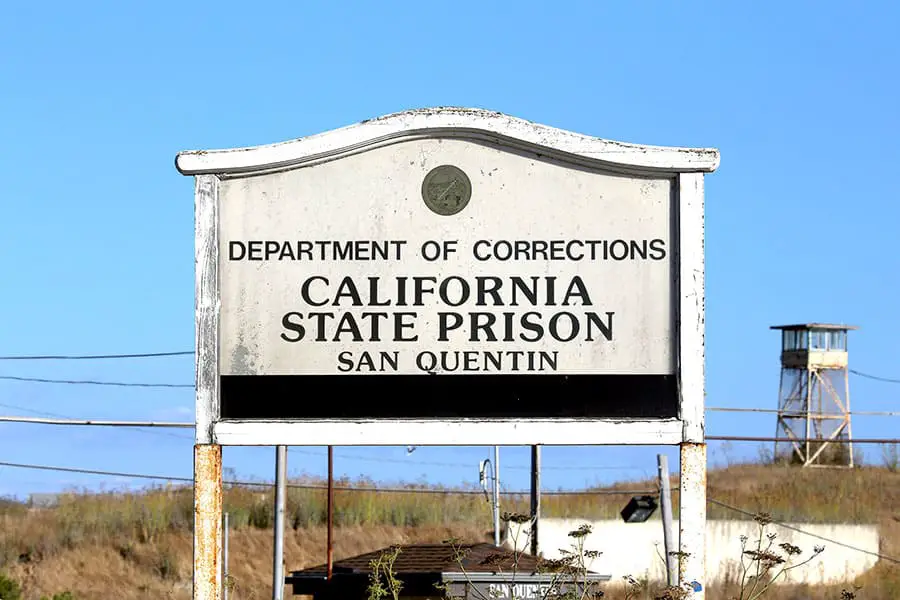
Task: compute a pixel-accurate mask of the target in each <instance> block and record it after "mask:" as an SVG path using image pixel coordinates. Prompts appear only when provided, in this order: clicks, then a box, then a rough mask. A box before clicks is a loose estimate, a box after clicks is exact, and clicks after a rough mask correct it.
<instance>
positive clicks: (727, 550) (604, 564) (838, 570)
mask: <svg viewBox="0 0 900 600" xmlns="http://www.w3.org/2000/svg"><path fill="white" fill-rule="evenodd" d="M585 523H588V524H589V525H591V528H592V531H591V533H590V535H588V536H587V538H586V540H585V549H586V550H597V551H599V552H602V554H601V555H600V556H599V557H597V558H596V559H593V560H587V561H586V562H587V564H588V568H589V569H591V570H592V571H596V572H599V573H604V574H608V575H612V578H613V581H615V580H621V579H622V577H623V576H625V575H631V576H632V577H635V578H636V579H640V578H643V577H646V578H648V579H650V580H655V581H662V580H664V579H665V566H664V562H663V558H662V557H663V556H664V552H663V532H662V523H661V521H659V520H658V519H653V520H651V521H647V522H645V523H624V522H622V521H621V520H603V521H588V520H581V519H546V518H544V519H541V521H540V527H539V528H538V546H539V551H540V554H541V555H543V556H544V557H546V558H560V557H561V556H562V554H561V553H560V549H566V550H571V549H572V543H573V542H574V540H573V538H571V537H569V535H568V534H569V532H570V531H573V530H575V529H578V527H580V526H581V525H583V524H585ZM790 525H792V526H795V527H798V528H800V529H802V530H804V531H807V532H809V533H812V534H816V535H821V536H823V537H826V538H829V539H833V540H837V541H840V542H843V543H845V544H849V545H851V546H855V547H857V548H861V549H863V550H868V551H870V552H878V528H877V527H876V526H872V525H819V524H809V523H790ZM529 527H530V524H528V523H525V524H522V525H518V524H515V523H509V525H508V527H507V531H506V533H505V540H504V543H505V544H506V545H507V546H508V547H510V548H513V547H515V548H517V549H519V550H523V551H526V552H528V551H530V542H529V539H530V538H529V534H528V529H529ZM673 529H674V531H675V536H676V537H675V539H676V545H675V549H676V550H677V548H678V547H677V532H678V521H677V520H676V521H675V523H674V527H673ZM766 532H767V533H775V534H777V538H776V539H775V543H774V547H776V549H777V550H778V551H779V553H781V554H782V555H783V553H782V552H781V551H780V548H777V546H778V544H781V543H783V542H787V543H789V544H793V545H795V546H798V547H799V548H800V549H801V550H803V553H802V554H801V555H800V556H799V557H795V558H794V560H793V562H795V563H796V562H799V561H802V560H805V559H806V558H808V557H809V556H810V554H811V553H812V551H813V547H814V546H817V545H822V546H825V551H824V552H823V553H822V554H820V555H819V556H818V557H816V558H815V559H813V561H812V562H810V563H809V564H808V565H805V566H803V567H800V568H798V569H796V570H794V571H791V572H790V573H788V578H787V579H786V580H785V579H784V578H783V577H784V576H782V577H781V578H779V582H781V583H784V582H785V581H787V582H791V583H810V584H813V585H816V584H828V583H844V582H847V581H849V580H851V579H853V578H854V577H857V576H858V575H860V574H862V573H864V572H866V571H867V570H869V569H871V568H872V567H873V566H874V565H875V563H876V562H877V561H878V559H877V558H876V557H874V556H871V555H869V554H865V553H863V552H858V551H856V550H851V549H849V548H845V547H842V546H838V545H835V544H832V543H829V542H826V541H823V540H820V539H818V538H815V537H812V536H809V535H805V534H802V533H799V532H795V531H792V530H790V529H785V528H784V527H780V526H778V525H775V524H771V525H768V526H767V529H766ZM741 535H746V536H748V537H749V538H750V539H749V540H748V542H747V544H748V548H750V547H753V548H755V547H756V542H755V540H756V539H757V538H758V536H759V526H758V525H757V524H756V523H755V522H753V521H707V530H706V561H707V577H708V578H709V581H708V582H707V583H708V584H709V583H715V582H719V581H722V580H723V579H724V578H725V577H727V576H729V575H731V576H732V577H734V576H735V575H736V574H739V573H740V563H739V560H740V556H741V542H740V536H741ZM514 542H515V543H514ZM765 543H768V542H767V541H766V540H764V544H765Z"/></svg>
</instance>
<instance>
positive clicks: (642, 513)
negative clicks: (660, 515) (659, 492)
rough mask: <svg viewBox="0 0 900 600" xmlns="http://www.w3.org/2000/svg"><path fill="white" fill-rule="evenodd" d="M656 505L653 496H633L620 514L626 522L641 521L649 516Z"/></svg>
mask: <svg viewBox="0 0 900 600" xmlns="http://www.w3.org/2000/svg"><path fill="white" fill-rule="evenodd" d="M657 506H658V505H657V504H656V499H655V498H654V497H653V496H633V497H632V498H631V500H630V501H629V502H628V504H626V505H625V508H623V509H622V512H621V513H620V514H621V515H622V520H623V521H625V522H626V523H643V522H644V521H646V520H647V519H649V518H650V515H652V514H653V512H654V511H655V510H656V507H657Z"/></svg>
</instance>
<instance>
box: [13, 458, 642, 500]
mask: <svg viewBox="0 0 900 600" xmlns="http://www.w3.org/2000/svg"><path fill="white" fill-rule="evenodd" d="M0 467H12V468H18V469H30V470H38V471H59V472H63V473H79V474H84V475H103V476H106V477H125V478H129V479H150V480H157V481H183V482H193V481H194V479H193V478H192V477H180V476H168V475H148V474H146V473H130V472H121V471H105V470H100V469H85V468H80V467H59V466H51V465H35V464H30V463H15V462H6V461H0ZM222 483H223V484H225V485H242V486H248V487H274V486H275V484H274V483H270V482H261V481H236V480H228V481H223V482H222ZM286 485H287V487H290V488H297V489H310V490H327V489H328V486H327V485H314V484H307V483H290V482H288V483H287V484H286ZM334 489H335V490H339V491H346V492H390V493H398V494H407V493H409V494H450V495H454V494H457V495H479V496H480V495H483V494H484V491H482V490H480V489H478V490H474V489H472V490H469V489H452V488H447V489H443V488H425V487H410V488H405V487H377V486H334ZM503 493H504V494H507V495H510V496H524V495H528V494H530V493H531V492H530V491H529V490H512V491H506V492H503ZM649 493H652V492H651V491H648V490H571V491H564V490H547V491H542V492H541V495H544V496H584V495H598V496H604V495H607V496H614V495H623V496H634V495H638V494H649Z"/></svg>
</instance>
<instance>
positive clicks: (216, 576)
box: [193, 444, 222, 600]
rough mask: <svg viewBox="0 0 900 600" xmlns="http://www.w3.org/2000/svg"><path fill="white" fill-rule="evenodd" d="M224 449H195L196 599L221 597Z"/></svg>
mask: <svg viewBox="0 0 900 600" xmlns="http://www.w3.org/2000/svg"><path fill="white" fill-rule="evenodd" d="M221 560H222V447H221V446H219V445H218V444H196V445H195V446H194V573H193V576H194V582H193V583H194V586H193V600H221V598H222V568H221V563H220V561H221Z"/></svg>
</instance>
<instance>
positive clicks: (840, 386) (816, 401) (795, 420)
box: [771, 323, 857, 467]
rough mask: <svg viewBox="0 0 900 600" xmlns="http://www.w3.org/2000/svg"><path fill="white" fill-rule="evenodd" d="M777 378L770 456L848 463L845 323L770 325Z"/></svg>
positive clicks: (806, 463) (816, 463) (811, 462)
mask: <svg viewBox="0 0 900 600" xmlns="http://www.w3.org/2000/svg"><path fill="white" fill-rule="evenodd" d="M771 329H777V330H779V331H781V382H780V384H779V388H778V425H777V428H776V431H775V437H776V438H779V439H783V440H786V441H776V442H775V459H776V460H780V461H786V462H789V463H792V464H799V465H802V466H804V467H816V466H819V467H821V466H830V467H852V466H853V445H852V443H851V440H852V434H851V428H850V380H849V378H848V372H847V365H848V360H847V358H848V354H847V332H848V331H850V330H855V329H857V328H856V327H853V326H848V325H829V324H827V323H806V324H798V325H775V326H772V327H771Z"/></svg>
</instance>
